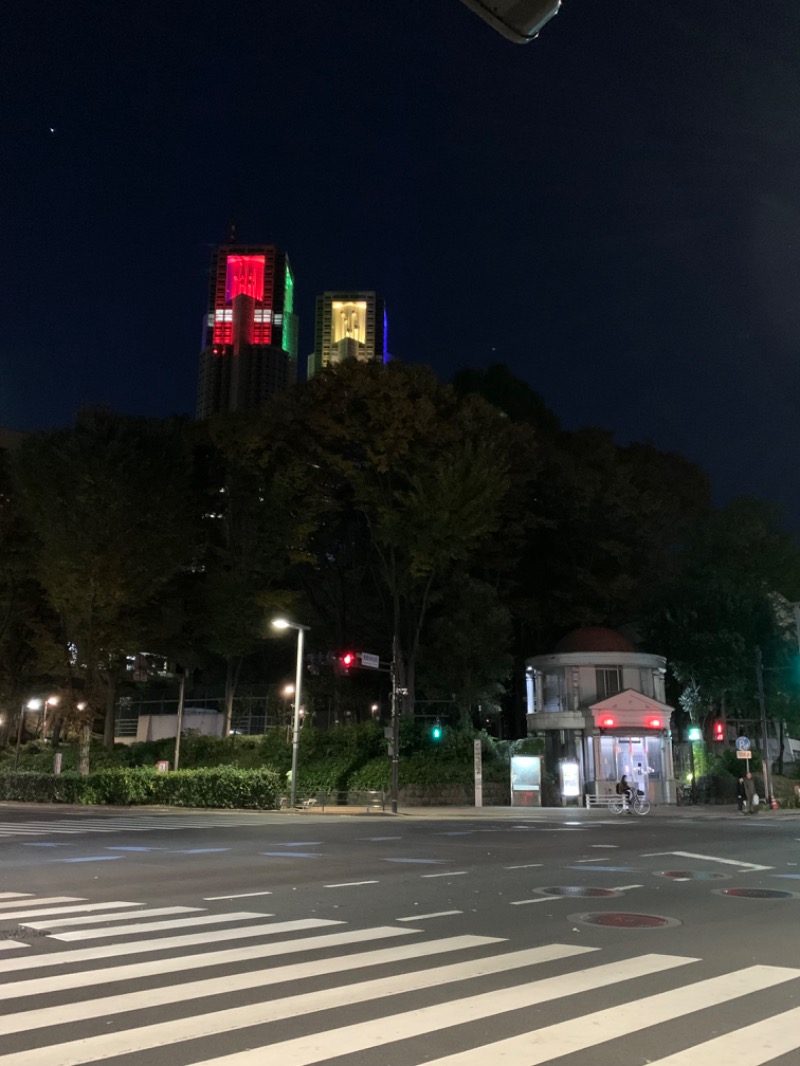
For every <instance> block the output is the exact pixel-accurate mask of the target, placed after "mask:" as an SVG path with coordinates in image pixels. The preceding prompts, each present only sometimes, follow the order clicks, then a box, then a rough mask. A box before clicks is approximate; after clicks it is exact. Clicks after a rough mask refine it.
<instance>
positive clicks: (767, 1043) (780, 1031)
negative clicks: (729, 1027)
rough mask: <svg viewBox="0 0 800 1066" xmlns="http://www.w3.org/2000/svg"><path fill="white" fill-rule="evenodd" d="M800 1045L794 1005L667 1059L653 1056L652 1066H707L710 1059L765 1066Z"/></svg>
mask: <svg viewBox="0 0 800 1066" xmlns="http://www.w3.org/2000/svg"><path fill="white" fill-rule="evenodd" d="M798 1047H800V1007H795V1008H794V1010H787V1011H785V1012H784V1013H783V1014H775V1015H773V1016H772V1017H771V1018H763V1019H762V1020H761V1021H760V1022H755V1023H754V1024H753V1025H746V1026H744V1028H742V1029H736V1030H734V1031H733V1032H732V1033H725V1034H724V1035H723V1036H717V1037H715V1038H714V1039H713V1040H707V1041H706V1042H705V1043H703V1044H695V1045H694V1047H690V1048H686V1049H685V1050H684V1051H678V1052H676V1053H675V1054H674V1055H667V1057H666V1058H665V1059H654V1060H652V1061H651V1066H707V1063H709V1062H724V1063H725V1066H762V1064H763V1063H765V1062H772V1061H773V1060H774V1059H777V1057H778V1056H779V1055H788V1054H789V1052H790V1051H796V1050H797V1048H798Z"/></svg>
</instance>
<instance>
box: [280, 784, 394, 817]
mask: <svg viewBox="0 0 800 1066" xmlns="http://www.w3.org/2000/svg"><path fill="white" fill-rule="evenodd" d="M295 805H296V807H298V808H302V809H304V810H308V809H310V808H312V807H318V808H319V809H320V810H322V811H324V810H325V808H326V807H363V808H364V810H365V812H367V813H369V811H374V810H380V811H385V810H386V793H385V792H378V791H376V790H371V789H358V790H356V791H349V792H345V791H340V792H339V791H331V792H324V791H323V792H304V793H301V794H300V795H298V796H297V797H296V798H295ZM280 806H281V809H285V808H286V807H288V806H289V797H288V796H281V798H280Z"/></svg>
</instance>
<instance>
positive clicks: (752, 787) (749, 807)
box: [744, 770, 756, 814]
mask: <svg viewBox="0 0 800 1066" xmlns="http://www.w3.org/2000/svg"><path fill="white" fill-rule="evenodd" d="M755 794H756V783H755V781H754V780H753V775H752V774H751V773H750V771H749V770H748V771H747V773H746V774H745V778H744V801H745V805H744V809H745V814H752V813H753V812H754V810H755V804H754V803H753V797H754V796H755Z"/></svg>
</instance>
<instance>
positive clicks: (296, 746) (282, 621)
mask: <svg viewBox="0 0 800 1066" xmlns="http://www.w3.org/2000/svg"><path fill="white" fill-rule="evenodd" d="M272 625H273V626H274V628H275V629H294V630H296V631H297V667H296V671H295V679H294V714H293V716H292V781H291V788H290V795H289V804H290V806H291V807H292V808H294V806H295V803H296V800H297V756H298V753H299V751H300V695H301V692H302V685H303V638H304V635H305V633H306V631H307V630H309V629H310V628H311V627H310V626H303V625H300V623H299V622H289V621H288V620H287V619H286V618H273V619H272Z"/></svg>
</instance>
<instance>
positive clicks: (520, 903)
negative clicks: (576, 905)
mask: <svg viewBox="0 0 800 1066" xmlns="http://www.w3.org/2000/svg"><path fill="white" fill-rule="evenodd" d="M552 899H574V896H537V897H536V899H512V900H509V904H508V905H509V907H524V906H525V904H526V903H547V901H548V900H552Z"/></svg>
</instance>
